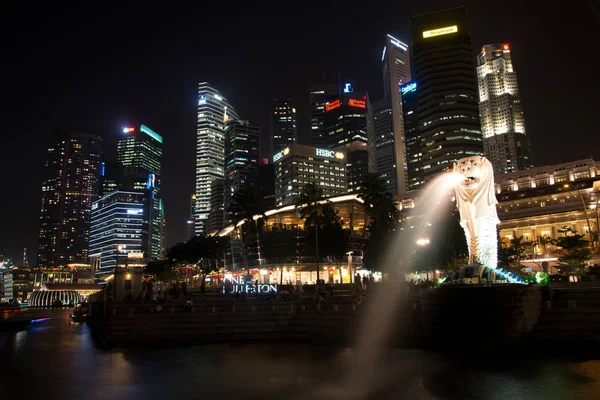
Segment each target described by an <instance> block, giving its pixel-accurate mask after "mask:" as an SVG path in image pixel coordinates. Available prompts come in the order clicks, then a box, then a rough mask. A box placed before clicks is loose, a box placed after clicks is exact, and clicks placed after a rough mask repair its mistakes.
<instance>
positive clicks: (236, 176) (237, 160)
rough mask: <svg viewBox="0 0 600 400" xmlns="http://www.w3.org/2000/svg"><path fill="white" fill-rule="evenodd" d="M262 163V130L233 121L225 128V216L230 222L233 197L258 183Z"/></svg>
mask: <svg viewBox="0 0 600 400" xmlns="http://www.w3.org/2000/svg"><path fill="white" fill-rule="evenodd" d="M259 162H260V128H259V127H257V126H252V125H250V124H249V123H248V121H241V120H237V121H233V122H231V123H228V124H227V126H226V127H225V186H224V190H223V197H224V206H225V215H226V216H227V218H226V219H227V220H229V218H228V217H229V214H228V211H229V206H230V205H231V197H232V196H233V194H234V193H235V192H237V191H238V190H240V189H242V188H248V187H250V186H252V185H254V184H255V183H256V172H257V169H258V164H259Z"/></svg>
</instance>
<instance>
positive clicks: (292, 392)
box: [0, 311, 600, 400]
mask: <svg viewBox="0 0 600 400" xmlns="http://www.w3.org/2000/svg"><path fill="white" fill-rule="evenodd" d="M51 314H52V315H51V316H52V317H53V319H52V320H50V321H45V322H40V323H37V324H33V325H31V326H30V327H29V328H28V329H27V330H25V331H21V332H11V333H0V358H1V359H0V393H3V394H6V393H11V394H12V393H14V394H15V395H18V397H19V398H22V399H29V398H43V399H82V398H83V399H84V400H91V399H129V400H138V399H141V400H149V399H165V400H166V399H171V398H173V397H176V396H186V397H187V398H192V399H211V400H212V399H293V400H296V399H351V398H356V397H353V396H352V395H353V393H352V392H353V390H352V389H351V388H350V387H348V386H349V385H348V384H347V379H346V377H347V374H348V373H349V371H353V370H354V368H350V367H355V365H354V362H355V360H356V354H355V352H354V351H353V350H351V349H340V348H335V347H331V346H328V344H327V343H322V344H321V345H318V346H307V345H293V344H285V345H282V344H273V345H266V344H265V345H256V344H248V345H235V346H231V345H210V346H161V347H160V348H130V349H115V350H109V351H105V350H100V349H98V348H97V347H96V346H95V344H94V342H93V340H92V338H91V336H90V334H89V329H88V327H87V326H86V325H85V324H78V323H71V322H70V320H69V319H68V314H69V311H53V312H52V313H51ZM166 344H168V343H165V345H166ZM464 346H465V355H469V353H470V351H469V348H468V341H465V344H464ZM359 368H360V366H359ZM366 372H370V374H369V375H371V376H374V377H375V379H374V380H373V381H372V383H371V384H367V383H365V388H364V389H365V390H364V393H367V395H365V396H364V397H363V398H368V399H371V398H372V399H417V400H418V399H510V400H517V399H519V400H520V399H536V400H546V399H598V398H599V397H600V395H599V393H600V361H566V360H557V359H548V360H539V359H537V360H535V359H527V358H526V357H525V356H524V357H523V358H522V359H516V360H515V359H511V360H498V359H493V360H492V359H486V358H485V357H477V358H469V359H458V358H448V357H444V356H440V355H436V354H428V353H424V352H421V351H417V350H397V349H392V350H390V349H386V351H384V352H383V353H382V354H381V356H380V357H379V359H378V360H377V363H376V365H375V366H374V367H373V368H371V371H365V373H366ZM357 379H358V380H359V382H354V384H353V385H352V387H356V385H357V384H358V385H360V384H361V382H360V377H358V378H357Z"/></svg>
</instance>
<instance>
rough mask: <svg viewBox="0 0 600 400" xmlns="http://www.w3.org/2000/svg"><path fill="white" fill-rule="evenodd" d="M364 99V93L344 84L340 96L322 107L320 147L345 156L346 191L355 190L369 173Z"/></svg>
mask: <svg viewBox="0 0 600 400" xmlns="http://www.w3.org/2000/svg"><path fill="white" fill-rule="evenodd" d="M366 100H367V96H366V95H365V94H362V93H359V92H357V91H355V90H354V88H353V87H352V85H351V84H350V83H346V84H345V85H344V91H343V93H342V94H341V95H340V96H339V97H338V98H336V99H335V100H332V101H329V102H327V103H326V104H325V134H326V137H325V143H324V147H325V148H327V149H330V150H336V151H340V152H342V153H343V154H345V156H346V158H345V160H346V163H347V172H346V178H347V183H346V188H347V190H348V191H349V192H355V191H359V190H360V188H361V186H362V183H363V178H364V176H365V175H366V174H367V173H368V172H369V157H370V154H369V146H368V134H367V102H366Z"/></svg>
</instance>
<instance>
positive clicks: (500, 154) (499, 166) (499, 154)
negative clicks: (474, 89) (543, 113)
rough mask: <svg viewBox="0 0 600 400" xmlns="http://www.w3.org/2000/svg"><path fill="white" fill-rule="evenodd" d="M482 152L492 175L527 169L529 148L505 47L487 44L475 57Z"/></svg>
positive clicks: (517, 88)
mask: <svg viewBox="0 0 600 400" xmlns="http://www.w3.org/2000/svg"><path fill="white" fill-rule="evenodd" d="M477 78H478V81H479V116H480V117H481V131H482V133H483V150H484V152H485V156H486V157H487V158H488V160H490V161H491V163H492V165H493V166H494V172H495V173H496V174H501V173H507V172H513V171H517V170H523V169H528V168H531V167H532V166H533V165H532V162H531V161H532V160H531V148H530V146H529V140H528V137H527V135H526V134H525V119H524V117H523V108H522V106H521V96H520V95H519V86H518V85H517V73H516V72H515V71H514V69H513V64H512V59H511V56H510V47H509V45H508V44H488V45H485V46H483V48H482V49H481V51H480V52H479V55H478V56H477Z"/></svg>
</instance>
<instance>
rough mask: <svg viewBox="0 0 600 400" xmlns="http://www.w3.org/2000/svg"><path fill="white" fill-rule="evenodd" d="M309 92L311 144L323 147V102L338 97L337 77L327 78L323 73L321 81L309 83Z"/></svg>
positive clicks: (324, 140) (338, 84)
mask: <svg viewBox="0 0 600 400" xmlns="http://www.w3.org/2000/svg"><path fill="white" fill-rule="evenodd" d="M309 93H310V110H309V113H310V135H311V144H312V145H313V146H316V147H323V146H325V144H326V142H327V138H326V136H325V135H326V133H325V103H327V102H328V101H333V100H335V99H336V98H337V97H339V95H340V81H339V78H338V77H336V79H328V78H327V77H326V76H325V74H324V75H323V80H322V81H321V82H318V83H313V84H311V85H310V88H309Z"/></svg>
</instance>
